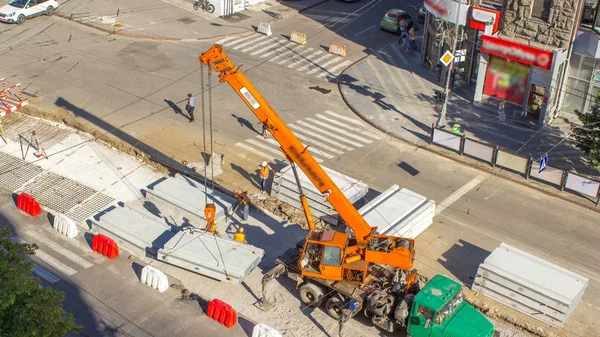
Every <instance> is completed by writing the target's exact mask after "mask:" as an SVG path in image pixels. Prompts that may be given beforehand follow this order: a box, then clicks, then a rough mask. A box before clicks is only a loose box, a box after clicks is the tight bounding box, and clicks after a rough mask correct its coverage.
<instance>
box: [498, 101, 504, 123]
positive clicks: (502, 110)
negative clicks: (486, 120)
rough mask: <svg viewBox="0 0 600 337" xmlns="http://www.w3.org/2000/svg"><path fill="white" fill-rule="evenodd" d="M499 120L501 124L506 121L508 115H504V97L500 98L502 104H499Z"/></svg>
mask: <svg viewBox="0 0 600 337" xmlns="http://www.w3.org/2000/svg"><path fill="white" fill-rule="evenodd" d="M498 120H499V121H500V122H504V121H506V114H505V113H504V97H503V98H500V102H499V103H498Z"/></svg>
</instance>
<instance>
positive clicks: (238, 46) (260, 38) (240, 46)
mask: <svg viewBox="0 0 600 337" xmlns="http://www.w3.org/2000/svg"><path fill="white" fill-rule="evenodd" d="M268 38H269V37H268V36H266V35H259V36H258V37H257V38H256V39H251V40H249V41H246V42H244V43H242V44H238V45H237V46H235V47H233V49H234V50H238V49H240V48H243V47H246V46H248V45H251V44H256V43H257V42H258V41H261V40H264V39H268Z"/></svg>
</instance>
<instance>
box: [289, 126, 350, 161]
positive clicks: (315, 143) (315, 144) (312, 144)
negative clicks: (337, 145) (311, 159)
mask: <svg viewBox="0 0 600 337" xmlns="http://www.w3.org/2000/svg"><path fill="white" fill-rule="evenodd" d="M294 134H295V135H296V137H298V138H300V139H302V140H303V141H304V142H306V143H307V144H309V145H310V147H309V150H310V149H311V148H312V149H313V150H314V151H312V152H315V153H317V154H318V155H320V156H323V157H325V158H327V159H331V158H333V157H335V155H332V154H329V153H327V152H325V151H323V150H321V149H320V148H323V149H325V150H328V151H331V152H338V154H339V152H340V151H338V150H336V149H333V148H331V147H330V146H327V145H325V144H323V143H321V142H318V141H316V140H312V139H310V138H308V137H306V136H305V135H303V134H300V133H299V132H294ZM302 145H304V146H306V144H305V143H302Z"/></svg>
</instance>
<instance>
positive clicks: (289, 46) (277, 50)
mask: <svg viewBox="0 0 600 337" xmlns="http://www.w3.org/2000/svg"><path fill="white" fill-rule="evenodd" d="M294 46H297V44H295V43H293V42H287V43H286V44H285V45H283V46H281V47H279V48H277V49H275V50H271V51H270V52H268V53H266V54H262V55H260V57H262V58H265V57H269V56H271V55H273V54H275V53H279V52H281V51H282V50H285V49H288V50H289V49H291V48H292V47H294ZM284 53H285V52H284Z"/></svg>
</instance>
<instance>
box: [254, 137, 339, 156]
mask: <svg viewBox="0 0 600 337" xmlns="http://www.w3.org/2000/svg"><path fill="white" fill-rule="evenodd" d="M256 138H258V139H259V140H262V141H264V142H267V143H269V144H271V145H273V146H276V147H277V148H278V149H279V148H280V147H281V145H280V144H279V143H278V142H277V141H276V140H275V139H271V138H269V139H264V138H263V137H262V136H256ZM302 146H304V147H305V148H306V144H302ZM311 154H312V155H313V157H315V155H314V153H312V151H311ZM323 157H326V158H327V159H330V158H333V157H334V156H332V155H330V154H328V153H323ZM315 159H317V157H315ZM321 161H322V160H321Z"/></svg>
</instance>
